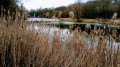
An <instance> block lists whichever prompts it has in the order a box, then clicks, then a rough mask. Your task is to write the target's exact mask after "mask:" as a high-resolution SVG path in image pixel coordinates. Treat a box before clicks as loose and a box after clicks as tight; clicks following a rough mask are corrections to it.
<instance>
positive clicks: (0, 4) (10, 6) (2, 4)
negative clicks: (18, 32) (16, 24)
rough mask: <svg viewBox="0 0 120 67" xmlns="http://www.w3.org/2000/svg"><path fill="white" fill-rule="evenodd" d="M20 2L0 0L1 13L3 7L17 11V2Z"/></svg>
mask: <svg viewBox="0 0 120 67" xmlns="http://www.w3.org/2000/svg"><path fill="white" fill-rule="evenodd" d="M18 2H20V1H19V0H0V8H1V9H0V15H1V13H2V11H3V9H5V10H6V13H7V11H10V12H15V11H16V8H17V9H18V5H17V3H18Z"/></svg>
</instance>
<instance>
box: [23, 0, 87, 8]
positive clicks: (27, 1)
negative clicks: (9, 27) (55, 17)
mask: <svg viewBox="0 0 120 67" xmlns="http://www.w3.org/2000/svg"><path fill="white" fill-rule="evenodd" d="M75 1H76V0H22V2H23V5H24V6H25V8H26V9H28V10H30V9H38V8H52V7H54V8H56V7H60V6H68V5H70V4H73V3H75ZM82 1H84V2H86V1H87V0H82Z"/></svg>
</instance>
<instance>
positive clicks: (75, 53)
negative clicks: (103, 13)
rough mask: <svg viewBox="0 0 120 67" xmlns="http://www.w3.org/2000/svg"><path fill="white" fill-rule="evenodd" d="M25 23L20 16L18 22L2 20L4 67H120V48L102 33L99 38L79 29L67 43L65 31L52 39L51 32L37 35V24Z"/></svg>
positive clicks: (1, 65) (0, 63) (1, 63)
mask: <svg viewBox="0 0 120 67" xmlns="http://www.w3.org/2000/svg"><path fill="white" fill-rule="evenodd" d="M23 19H24V15H22V16H19V13H17V14H16V15H15V20H14V18H13V17H12V16H8V17H6V16H4V18H1V20H0V67H117V64H118V63H119V60H120V59H118V53H120V50H119V46H117V48H116V47H115V46H114V44H113V39H112V37H111V36H110V35H109V36H104V35H103V33H100V32H102V30H97V31H99V34H97V35H96V34H94V33H92V32H91V34H87V32H81V31H79V30H77V29H76V30H75V31H73V32H71V34H72V35H73V36H70V35H71V34H68V41H64V38H65V37H64V36H63V37H61V36H60V32H61V31H58V32H57V31H55V32H53V35H54V36H53V37H52V38H50V30H48V31H47V33H43V32H42V31H39V30H41V29H42V28H40V29H39V30H38V31H36V30H35V29H34V28H35V25H36V24H34V23H33V22H26V21H24V20H23ZM38 25H39V27H43V26H44V24H43V23H39V24H38ZM46 26H47V25H46ZM79 34H80V36H79ZM87 37H90V39H91V40H90V42H89V40H88V38H87ZM95 38H97V39H95ZM96 40H97V41H96ZM95 42H97V43H96V44H95V45H94V43H95ZM95 46H96V47H95Z"/></svg>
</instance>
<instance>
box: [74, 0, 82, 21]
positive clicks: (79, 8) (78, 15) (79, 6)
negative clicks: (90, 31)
mask: <svg viewBox="0 0 120 67" xmlns="http://www.w3.org/2000/svg"><path fill="white" fill-rule="evenodd" d="M82 8H83V4H82V3H81V0H77V2H76V3H75V5H73V8H72V9H73V12H74V14H75V18H77V19H78V21H80V18H81V16H82Z"/></svg>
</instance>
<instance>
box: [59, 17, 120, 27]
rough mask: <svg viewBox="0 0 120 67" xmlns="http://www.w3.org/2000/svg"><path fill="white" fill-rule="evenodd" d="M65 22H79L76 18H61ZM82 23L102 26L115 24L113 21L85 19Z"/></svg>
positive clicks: (119, 21)
mask: <svg viewBox="0 0 120 67" xmlns="http://www.w3.org/2000/svg"><path fill="white" fill-rule="evenodd" d="M61 20H63V21H69V22H78V20H77V19H75V18H61ZM80 21H81V22H87V23H101V24H113V20H111V19H85V18H81V19H80ZM118 25H120V19H118Z"/></svg>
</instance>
